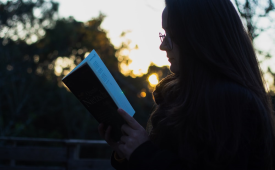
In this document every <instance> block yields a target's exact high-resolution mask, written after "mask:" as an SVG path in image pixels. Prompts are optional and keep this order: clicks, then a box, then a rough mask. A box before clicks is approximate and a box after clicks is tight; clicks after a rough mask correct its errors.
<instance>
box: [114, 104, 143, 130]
mask: <svg viewBox="0 0 275 170" xmlns="http://www.w3.org/2000/svg"><path fill="white" fill-rule="evenodd" d="M117 111H118V113H119V114H120V115H121V116H122V118H123V119H124V120H125V121H126V122H127V124H128V125H129V126H130V127H131V128H133V129H136V130H137V129H140V127H141V125H140V124H139V123H138V122H137V121H136V120H135V119H134V118H133V117H132V116H130V115H129V114H128V113H127V112H125V111H124V110H123V109H121V108H119V109H118V110H117Z"/></svg>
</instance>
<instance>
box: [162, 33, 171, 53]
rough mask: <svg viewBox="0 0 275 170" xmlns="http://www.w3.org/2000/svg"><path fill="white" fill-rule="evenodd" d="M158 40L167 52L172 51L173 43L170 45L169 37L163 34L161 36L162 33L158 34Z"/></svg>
mask: <svg viewBox="0 0 275 170" xmlns="http://www.w3.org/2000/svg"><path fill="white" fill-rule="evenodd" d="M159 38H160V41H161V43H163V42H164V43H165V45H166V46H167V48H168V50H172V49H173V43H172V40H171V38H170V36H169V35H165V34H162V33H159Z"/></svg>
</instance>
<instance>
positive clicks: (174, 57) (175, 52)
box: [159, 7, 180, 73]
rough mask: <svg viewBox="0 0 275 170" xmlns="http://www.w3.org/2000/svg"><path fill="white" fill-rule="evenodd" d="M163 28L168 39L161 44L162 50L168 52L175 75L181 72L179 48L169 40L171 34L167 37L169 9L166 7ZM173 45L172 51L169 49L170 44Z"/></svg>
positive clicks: (163, 13) (171, 68)
mask: <svg viewBox="0 0 275 170" xmlns="http://www.w3.org/2000/svg"><path fill="white" fill-rule="evenodd" d="M162 28H163V29H164V30H165V32H166V33H165V34H166V37H165V39H164V40H163V42H162V43H161V44H160V47H159V48H160V50H162V51H166V54H167V58H168V61H169V62H170V63H171V65H170V70H171V71H172V72H173V73H177V72H179V57H180V53H179V46H178V45H177V44H175V43H174V42H173V41H172V40H169V39H170V37H169V33H168V35H167V31H166V30H167V28H168V9H167V8H166V7H165V8H164V10H163V12H162ZM168 43H172V49H171V48H169V44H168Z"/></svg>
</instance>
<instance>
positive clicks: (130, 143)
mask: <svg viewBox="0 0 275 170" xmlns="http://www.w3.org/2000/svg"><path fill="white" fill-rule="evenodd" d="M118 113H119V114H120V115H121V116H122V118H123V119H124V120H125V121H126V122H127V124H124V125H122V127H121V130H122V132H123V134H124V135H122V137H121V138H120V142H119V143H118V148H119V150H120V152H121V154H123V155H124V156H125V157H126V159H128V160H129V158H130V156H131V154H132V153H133V152H134V150H135V149H136V148H137V147H138V146H139V145H141V144H143V143H144V142H146V141H147V140H149V137H148V134H147V132H146V131H145V129H144V128H143V127H142V126H141V125H140V124H139V123H138V122H137V121H136V120H135V119H134V118H133V117H131V116H130V115H129V114H128V113H126V112H125V111H124V110H123V109H118Z"/></svg>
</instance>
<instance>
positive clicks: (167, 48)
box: [159, 41, 169, 51]
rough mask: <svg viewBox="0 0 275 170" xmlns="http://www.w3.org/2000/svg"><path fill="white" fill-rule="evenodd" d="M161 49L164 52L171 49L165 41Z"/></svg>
mask: <svg viewBox="0 0 275 170" xmlns="http://www.w3.org/2000/svg"><path fill="white" fill-rule="evenodd" d="M159 49H160V50H162V51H168V50H169V47H168V46H167V43H165V42H164V41H162V42H161V44H160V46H159Z"/></svg>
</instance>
